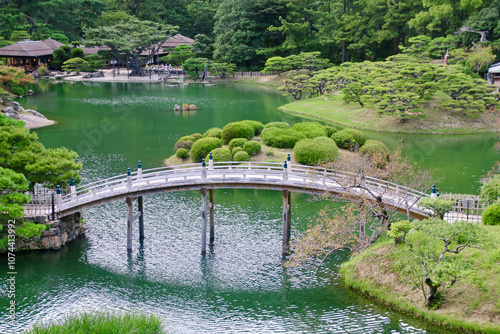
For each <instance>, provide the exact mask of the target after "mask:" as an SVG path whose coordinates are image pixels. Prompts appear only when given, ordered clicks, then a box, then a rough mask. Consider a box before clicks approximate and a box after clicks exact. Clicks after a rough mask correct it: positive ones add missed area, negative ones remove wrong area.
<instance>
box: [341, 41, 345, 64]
mask: <svg viewBox="0 0 500 334" xmlns="http://www.w3.org/2000/svg"><path fill="white" fill-rule="evenodd" d="M345 62H346V47H345V42H342V63H345Z"/></svg>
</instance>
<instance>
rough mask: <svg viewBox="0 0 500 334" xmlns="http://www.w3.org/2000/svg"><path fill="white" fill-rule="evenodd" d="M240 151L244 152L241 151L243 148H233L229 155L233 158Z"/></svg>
mask: <svg viewBox="0 0 500 334" xmlns="http://www.w3.org/2000/svg"><path fill="white" fill-rule="evenodd" d="M241 151H244V150H243V147H240V146H236V147H235V148H233V149H232V150H231V154H232V155H233V157H234V155H235V154H236V153H238V152H241Z"/></svg>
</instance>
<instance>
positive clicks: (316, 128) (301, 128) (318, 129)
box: [292, 122, 327, 139]
mask: <svg viewBox="0 0 500 334" xmlns="http://www.w3.org/2000/svg"><path fill="white" fill-rule="evenodd" d="M292 130H295V131H298V132H302V133H303V134H304V135H305V136H306V137H307V138H310V139H312V138H316V137H324V136H326V134H327V132H326V128H325V127H324V126H323V125H322V124H320V123H318V122H304V123H297V124H294V125H293V126H292Z"/></svg>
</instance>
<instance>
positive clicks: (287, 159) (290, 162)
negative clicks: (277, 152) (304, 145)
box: [286, 153, 292, 171]
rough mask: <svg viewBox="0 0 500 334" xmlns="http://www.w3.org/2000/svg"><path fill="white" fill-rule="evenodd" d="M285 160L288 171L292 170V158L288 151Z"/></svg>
mask: <svg viewBox="0 0 500 334" xmlns="http://www.w3.org/2000/svg"><path fill="white" fill-rule="evenodd" d="M286 161H287V163H288V165H287V168H289V169H290V171H292V158H291V157H290V153H288V156H287V157H286Z"/></svg>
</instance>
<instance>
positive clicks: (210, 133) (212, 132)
mask: <svg viewBox="0 0 500 334" xmlns="http://www.w3.org/2000/svg"><path fill="white" fill-rule="evenodd" d="M221 135H222V129H221V128H211V129H209V130H207V131H206V132H205V133H204V134H203V138H206V137H216V138H220V137H221Z"/></svg>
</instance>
